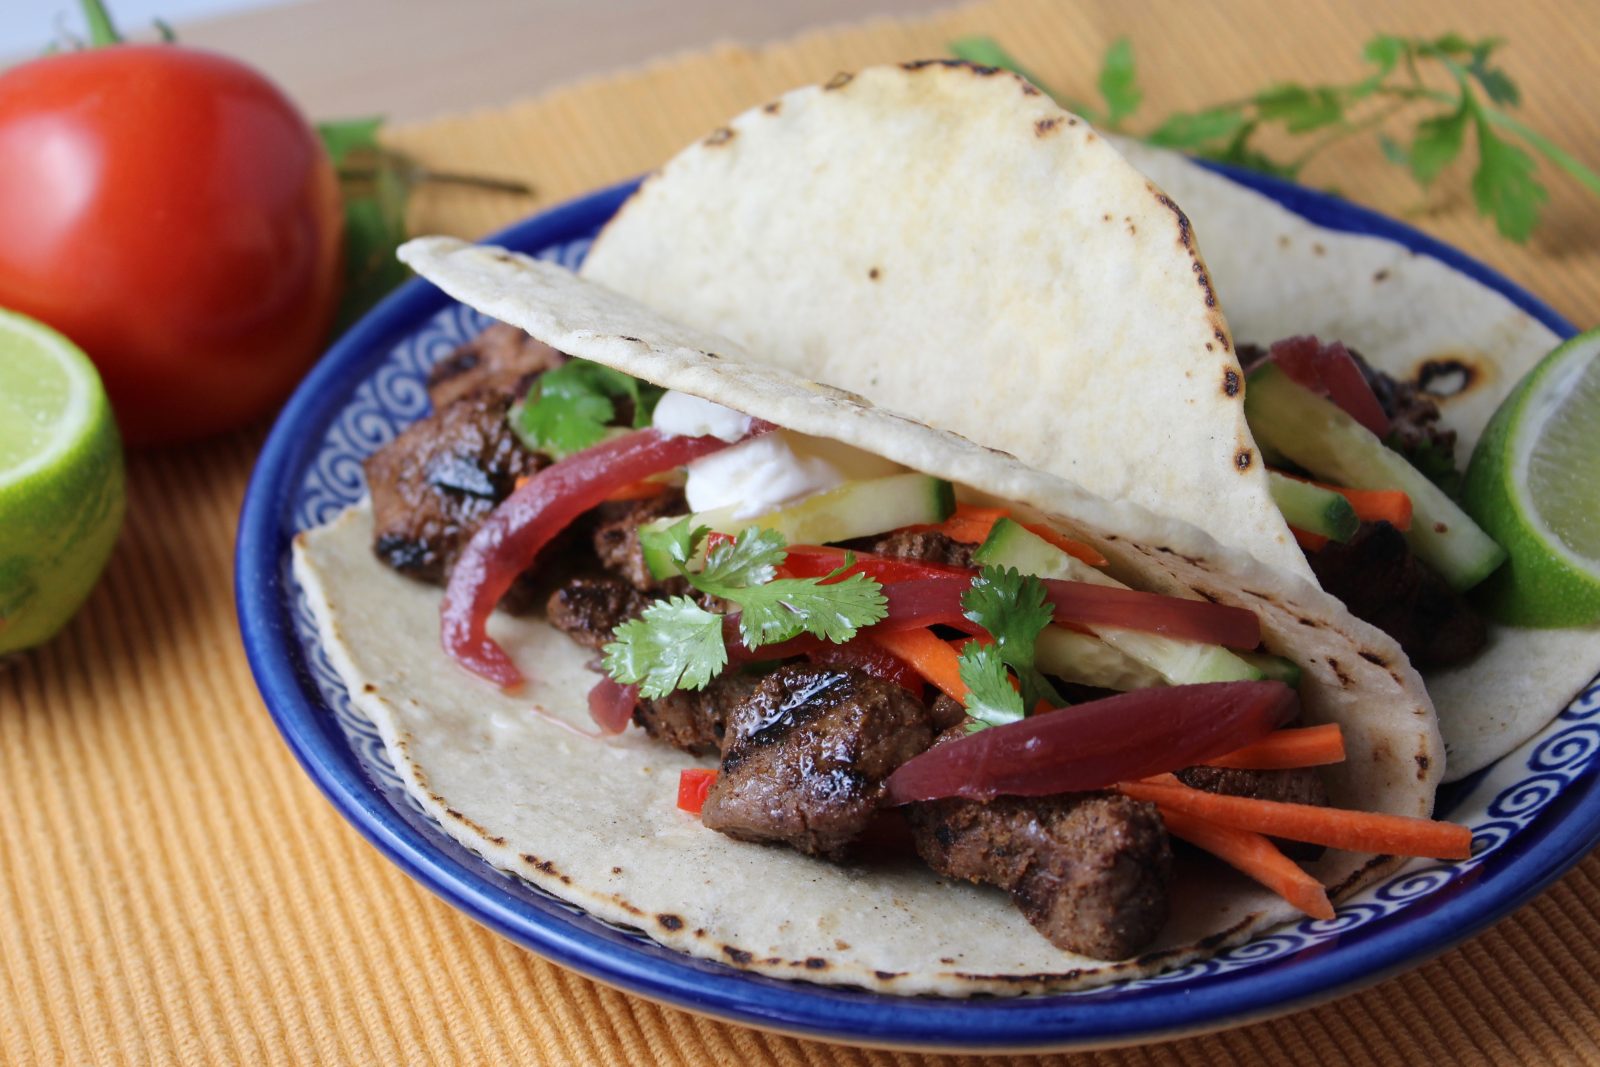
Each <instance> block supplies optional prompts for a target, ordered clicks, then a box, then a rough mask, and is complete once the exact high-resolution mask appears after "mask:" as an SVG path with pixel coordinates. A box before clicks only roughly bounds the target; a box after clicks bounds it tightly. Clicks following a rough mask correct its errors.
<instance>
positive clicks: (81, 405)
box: [0, 311, 123, 653]
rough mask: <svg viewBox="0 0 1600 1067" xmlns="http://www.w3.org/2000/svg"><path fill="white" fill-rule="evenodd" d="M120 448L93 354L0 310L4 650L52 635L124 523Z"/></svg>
mask: <svg viewBox="0 0 1600 1067" xmlns="http://www.w3.org/2000/svg"><path fill="white" fill-rule="evenodd" d="M122 479H123V475H122V445H121V442H120V441H119V440H118V437H117V424H116V422H115V420H114V419H113V418H112V415H111V406H110V404H109V403H107V401H106V393H105V390H104V389H103V388H102V387H101V385H100V376H99V375H98V374H97V373H95V369H94V364H92V363H90V362H89V357H88V356H86V355H84V354H83V352H82V351H81V350H80V349H79V348H78V347H77V346H76V345H74V344H73V343H72V342H71V341H69V340H67V339H66V338H65V337H63V336H61V335H60V334H59V333H56V332H55V331H54V330H52V329H50V328H49V327H46V326H42V325H40V324H39V323H37V322H34V321H33V320H32V319H29V318H25V317H23V316H21V315H17V314H14V313H12V312H9V311H0V653H4V652H12V651H15V650H17V649H21V648H28V647H30V646H32V645H36V644H39V643H40V642H41V641H44V640H46V639H47V638H49V637H50V636H51V635H52V634H54V633H55V632H56V631H57V630H59V629H60V628H61V627H62V626H63V625H64V624H65V623H66V621H67V620H68V619H70V618H72V615H73V613H74V612H75V611H77V610H78V606H79V605H80V604H82V603H83V601H84V598H85V597H87V596H88V595H89V590H91V589H93V588H94V583H95V581H96V580H97V579H98V578H99V577H100V571H101V570H102V569H103V568H104V567H105V564H106V558H107V557H108V556H110V554H111V547H112V545H114V544H115V543H116V540H117V530H118V529H119V528H120V527H121V525H122V506H123V480H122Z"/></svg>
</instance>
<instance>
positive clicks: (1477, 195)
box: [1472, 111, 1549, 241]
mask: <svg viewBox="0 0 1600 1067" xmlns="http://www.w3.org/2000/svg"><path fill="white" fill-rule="evenodd" d="M1474 124H1475V125H1476V127H1477V131H1478V169H1477V170H1476V171H1474V172H1473V175H1472V195H1473V198H1474V199H1475V200H1476V201H1477V203H1478V210H1479V212H1481V213H1482V214H1485V215H1489V216H1491V217H1492V218H1493V219H1494V224H1495V228H1496V229H1498V230H1499V231H1500V233H1501V234H1502V235H1504V236H1506V237H1509V238H1511V239H1512V240H1513V241H1525V240H1527V239H1528V235H1529V234H1530V233H1532V232H1533V228H1534V227H1535V226H1537V225H1538V224H1539V205H1540V204H1542V203H1544V201H1545V200H1546V199H1548V198H1549V194H1548V193H1546V192H1545V191H1544V187H1543V186H1542V185H1540V184H1539V183H1538V182H1537V181H1535V180H1534V177H1533V158H1532V157H1531V156H1529V155H1528V153H1526V152H1524V151H1523V150H1522V149H1520V148H1518V147H1517V146H1516V145H1514V144H1512V143H1511V142H1510V141H1506V140H1502V139H1501V138H1500V137H1499V136H1498V135H1497V134H1496V133H1495V132H1494V130H1492V129H1491V128H1490V127H1489V121H1488V119H1487V118H1486V117H1485V116H1484V115H1483V113H1482V112H1481V111H1476V112H1475V114H1474Z"/></svg>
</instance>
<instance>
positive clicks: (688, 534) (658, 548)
mask: <svg viewBox="0 0 1600 1067" xmlns="http://www.w3.org/2000/svg"><path fill="white" fill-rule="evenodd" d="M691 518H693V516H690V515H685V516H684V517H683V518H681V519H679V520H678V521H677V522H675V523H673V524H672V525H671V526H667V527H664V528H662V529H651V528H650V527H649V526H641V527H639V547H640V548H641V549H643V550H644V557H645V559H646V560H647V561H649V560H651V558H652V557H655V558H656V559H663V560H670V561H671V562H673V563H676V564H677V565H678V566H679V567H680V568H681V567H687V566H688V565H689V561H690V560H691V559H694V554H695V552H697V551H698V550H699V548H700V542H701V541H703V540H705V537H706V534H708V533H710V532H711V527H709V526H696V527H693V528H691V527H690V525H689V521H690V519H691ZM651 571H652V573H654V567H653V566H652V568H651ZM671 573H672V572H671V571H670V570H669V571H667V573H666V574H657V575H656V577H657V578H667V577H669V576H671Z"/></svg>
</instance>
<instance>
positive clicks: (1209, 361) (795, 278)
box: [583, 62, 1600, 777]
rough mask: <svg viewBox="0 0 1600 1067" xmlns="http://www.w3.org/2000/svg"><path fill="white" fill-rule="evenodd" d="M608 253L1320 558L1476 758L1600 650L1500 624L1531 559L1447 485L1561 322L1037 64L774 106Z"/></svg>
mask: <svg viewBox="0 0 1600 1067" xmlns="http://www.w3.org/2000/svg"><path fill="white" fill-rule="evenodd" d="M1180 204H1181V205H1182V207H1181V208H1180V207H1179V205H1180ZM1202 244H1203V245H1204V248H1205V252H1204V254H1202V251H1201V247H1202ZM583 273H584V274H585V275H586V276H588V277H591V278H594V279H595V280H597V281H600V282H601V283H603V284H605V285H607V286H609V287H611V288H613V289H616V290H618V291H620V292H623V293H627V294H628V295H631V296H633V297H635V298H637V299H639V300H641V301H642V302H644V303H646V304H648V305H650V306H652V307H655V308H658V309H661V310H667V311H670V313H671V314H672V315H674V316H675V317H676V318H678V319H680V320H682V321H683V322H685V323H688V324H690V325H693V326H700V327H703V328H708V329H715V330H716V331H718V332H719V333H722V334H724V335H726V336H728V337H730V338H732V339H734V340H736V341H739V342H741V343H742V344H743V345H744V346H745V347H746V349H748V350H749V351H750V352H752V353H755V354H757V355H758V356H759V357H760V358H762V359H765V360H768V361H770V362H772V363H773V364H774V365H777V366H781V367H785V368H787V369H789V370H791V371H794V372H796V373H800V374H804V375H806V376H809V377H812V378H816V379H818V380H820V381H825V382H828V383H830V384H832V385H836V386H839V387H841V388H845V389H849V390H852V391H855V392H858V393H860V394H861V395H863V396H865V397H867V398H868V399H870V400H872V401H875V402H878V403H883V404H888V405H891V406H894V407H896V408H898V409H899V410H901V411H903V412H905V413H906V414H908V415H910V416H912V417H914V418H917V419H920V420H922V421H924V422H926V423H928V424H929V425H933V426H938V427H941V428H944V429H949V430H953V431H955V432H957V433H960V434H962V435H964V436H966V437H969V438H971V439H972V440H974V441H977V442H979V443H981V444H985V445H988V446H991V447H994V448H999V449H1003V450H1005V451H1007V452H1009V453H1011V454H1013V455H1015V456H1017V457H1018V458H1019V459H1021V460H1023V461H1024V462H1026V463H1028V464H1030V465H1032V466H1034V467H1036V468H1038V469H1040V470H1044V471H1049V472H1052V473H1056V474H1060V475H1062V476H1064V477H1067V478H1070V479H1072V480H1073V481H1075V482H1077V483H1079V484H1080V485H1082V486H1084V487H1085V488H1087V489H1089V490H1090V491H1092V492H1095V493H1097V494H1100V495H1102V496H1107V497H1111V498H1114V499H1126V500H1132V501H1136V502H1138V503H1141V504H1143V505H1145V506H1146V507H1148V508H1150V509H1151V510H1153V511H1156V512H1158V513H1160V514H1164V515H1169V516H1171V517H1173V518H1176V519H1182V520H1185V521H1188V522H1192V523H1194V524H1196V525H1198V526H1200V527H1201V528H1202V529H1205V530H1206V531H1207V532H1209V533H1210V534H1211V535H1212V536H1214V537H1215V538H1217V539H1218V540H1219V541H1221V542H1222V543H1224V544H1227V545H1230V546H1232V547H1238V548H1243V549H1245V550H1247V551H1249V552H1251V553H1252V554H1254V555H1255V556H1257V557H1258V558H1260V559H1262V560H1265V561H1266V562H1268V563H1271V564H1274V565H1276V566H1278V567H1281V568H1283V569H1285V570H1288V571H1290V572H1292V573H1296V574H1299V575H1302V576H1305V577H1313V576H1314V577H1315V578H1316V579H1317V580H1318V581H1319V582H1320V583H1321V584H1322V585H1323V587H1324V588H1325V589H1327V590H1328V591H1330V592H1332V593H1334V594H1335V595H1336V596H1339V597H1340V598H1341V599H1343V600H1344V601H1345V602H1346V604H1347V605H1348V606H1350V607H1351V609H1352V610H1353V611H1355V612H1356V614H1358V615H1360V616H1361V617H1362V618H1364V619H1367V620H1368V621H1370V622H1373V623H1375V624H1376V625H1378V626H1380V627H1381V628H1383V629H1384V630H1385V631H1386V632H1388V633H1390V634H1391V635H1392V636H1395V637H1396V638H1397V640H1399V642H1400V643H1401V645H1402V646H1403V647H1404V648H1405V649H1406V651H1407V653H1408V655H1409V656H1410V658H1411V660H1412V662H1413V663H1414V664H1415V665H1416V666H1417V667H1419V668H1420V669H1421V670H1423V671H1424V672H1425V677H1426V678H1427V682H1428V691H1429V694H1430V695H1431V697H1432V698H1433V700H1434V703H1435V705H1436V706H1437V707H1438V710H1439V716H1440V722H1441V729H1442V731H1443V735H1444V738H1445V743H1446V747H1447V749H1448V750H1449V753H1450V772H1449V773H1450V776H1451V777H1460V776H1462V775H1465V774H1468V773H1471V772H1472V771H1475V770H1478V769H1479V768H1481V767H1483V766H1485V765H1487V764H1488V763H1490V762H1492V761H1494V760H1495V759H1497V758H1499V757H1500V756H1502V755H1504V754H1505V753H1507V752H1509V751H1510V750H1511V749H1513V748H1515V747H1516V746H1517V745H1519V744H1521V743H1522V742H1523V741H1525V740H1526V739H1527V738H1528V737H1530V736H1532V735H1533V734H1534V733H1535V732H1537V731H1538V730H1539V729H1540V728H1541V727H1542V726H1543V725H1544V724H1545V723H1546V722H1547V721H1548V720H1549V718H1550V716H1551V714H1552V713H1553V711H1552V709H1555V708H1559V707H1561V706H1563V704H1564V703H1565V702H1566V701H1567V700H1568V698H1570V697H1571V696H1572V695H1573V694H1574V693H1575V692H1577V691H1578V690H1579V689H1581V688H1582V686H1583V685H1584V684H1585V683H1586V682H1587V681H1588V680H1589V679H1590V678H1591V677H1592V676H1593V674H1594V671H1595V669H1596V667H1597V665H1600V631H1597V630H1594V629H1586V630H1583V629H1579V630H1574V629H1566V630H1527V629H1516V628H1512V627H1509V626H1499V625H1494V624H1492V623H1490V622H1487V621H1486V620H1485V619H1483V618H1481V617H1480V615H1479V613H1478V612H1477V610H1476V609H1475V607H1474V606H1473V603H1472V600H1471V599H1470V598H1469V597H1468V596H1467V594H1468V593H1469V591H1470V590H1471V589H1472V588H1473V587H1474V586H1476V585H1477V584H1478V583H1479V582H1481V581H1482V580H1483V579H1484V578H1485V577H1486V576H1488V575H1490V574H1492V573H1493V572H1494V571H1495V569H1496V567H1497V566H1498V565H1499V563H1500V561H1501V560H1502V559H1503V557H1504V553H1503V552H1501V551H1500V549H1499V546H1497V545H1495V544H1494V543H1493V542H1492V541H1490V540H1489V539H1488V538H1487V537H1485V536H1484V535H1483V534H1482V533H1481V531H1478V530H1477V528H1476V526H1475V525H1474V524H1473V523H1472V522H1471V520H1470V519H1469V518H1468V517H1467V516H1466V515H1465V513H1463V512H1462V511H1461V510H1460V509H1459V508H1458V507H1457V506H1456V505H1455V503H1454V502H1453V501H1452V499H1451V497H1450V495H1449V483H1450V481H1451V480H1452V479H1455V478H1458V477H1459V475H1458V474H1457V473H1456V472H1457V469H1458V467H1459V466H1460V465H1462V464H1463V463H1464V461H1465V459H1466V457H1467V455H1468V454H1469V452H1470V450H1471V448H1472V446H1473V444H1474V443H1475V442H1476V440H1477V438H1478V437H1479V435H1480V434H1481V432H1482V430H1483V428H1484V425H1485V423H1486V422H1487V420H1488V418H1489V416H1490V415H1491V414H1492V413H1493V412H1494V410H1495V408H1496V407H1497V406H1498V404H1499V402H1500V400H1501V399H1503V398H1504V397H1505V396H1506V394H1507V393H1508V392H1509V391H1510V390H1511V388H1512V387H1513V386H1514V385H1515V384H1516V382H1517V381H1518V380H1519V379H1520V378H1521V377H1522V376H1523V375H1524V374H1526V373H1527V372H1528V371H1529V370H1530V369H1531V368H1532V367H1533V365H1534V363H1535V362H1536V361H1537V360H1538V359H1539V358H1540V357H1541V356H1542V355H1544V354H1545V353H1546V352H1548V351H1549V350H1550V349H1551V348H1552V347H1553V346H1554V345H1555V344H1556V343H1557V341H1558V338H1557V337H1556V336H1555V335H1554V334H1553V333H1552V332H1551V331H1550V330H1549V329H1548V328H1546V327H1545V326H1544V325H1542V324H1541V323H1539V322H1538V321H1537V320H1535V319H1534V318H1533V317H1532V316H1530V315H1529V314H1527V313H1526V312H1524V311H1522V310H1520V309H1519V308H1517V307H1515V306H1514V305H1512V304H1511V303H1510V302H1509V301H1508V300H1506V299H1505V298H1504V297H1503V296H1501V295H1500V294H1498V293H1496V292H1494V291H1492V290H1490V289H1488V288H1487V287H1486V286H1484V285H1482V284H1481V283H1479V282H1477V281H1475V280H1473V279H1472V278H1470V277H1468V276H1467V275H1466V274H1463V273H1462V272H1461V271H1459V270H1456V269H1453V268H1450V267H1447V266H1446V265H1444V264H1443V263H1440V262H1438V261H1436V260H1433V259H1430V258H1427V257H1425V256H1418V255H1416V254H1414V253H1412V252H1410V251H1409V250H1407V249H1406V248H1403V247H1401V246H1399V245H1396V244H1394V243H1393V242H1390V241H1387V240H1383V239H1380V238H1375V237H1370V236H1365V235H1357V234H1349V233H1340V232H1334V231H1329V230H1325V229H1322V228H1319V227H1317V226H1314V225H1312V224H1310V223H1308V222H1306V221H1305V220H1303V219H1301V218H1300V217H1298V216H1296V215H1294V214H1293V213H1292V212H1290V211H1288V210H1286V209H1285V208H1283V207H1282V206H1280V205H1279V204H1277V203H1275V202H1274V201H1272V200H1270V199H1268V198H1267V197H1265V196H1262V195H1260V194H1259V193H1256V192H1254V191H1252V190H1250V189H1247V188H1244V187H1242V186H1240V185H1239V184H1237V183H1236V182H1233V181H1230V180H1228V179H1226V178H1224V177H1222V176H1220V175H1218V174H1216V173H1213V172H1212V171H1210V170H1207V169H1206V168H1205V167H1203V166H1201V165H1199V164H1197V163H1195V162H1193V161H1191V160H1188V159H1185V158H1184V157H1182V156H1179V155H1177V154H1175V153H1171V152H1166V151H1161V150H1158V149H1152V148H1149V147H1147V146H1143V145H1139V144H1135V143H1130V142H1122V141H1118V142H1117V143H1116V144H1115V145H1113V144H1112V143H1111V142H1110V141H1109V140H1108V138H1107V137H1105V136H1104V135H1102V134H1100V133H1099V132H1097V131H1096V130H1094V129H1092V128H1091V127H1089V126H1088V124H1086V123H1084V122H1083V121H1082V120H1080V119H1078V118H1077V117H1076V116H1073V115H1071V114H1069V113H1068V112H1065V111H1063V110H1061V109H1060V108H1058V107H1057V106H1055V105H1054V104H1053V103H1052V102H1051V101H1050V100H1049V99H1048V98H1047V97H1045V96H1043V95H1041V94H1040V93H1038V92H1037V91H1036V90H1035V89H1034V88H1033V87H1032V86H1030V85H1028V84H1027V83H1026V82H1025V81H1023V80H1021V79H1020V78H1018V77H1016V76H1015V75H1012V74H1010V73H1007V72H1004V71H996V70H994V69H992V68H984V67H974V66H971V65H968V64H962V63H957V62H933V63H928V62H917V63H907V64H903V65H901V66H896V67H876V68H871V69H868V70H863V71H861V72H860V73H857V74H855V75H853V76H852V75H844V74H841V75H839V76H837V77H836V78H834V79H833V80H831V81H830V82H828V83H827V84H826V85H822V86H812V87H809V88H804V89H799V90H796V91H794V92H791V93H788V94H785V95H784V96H783V97H781V98H779V99H778V100H775V101H773V102H772V103H769V104H767V105H766V106H764V107H759V108H755V109H752V110H751V111H749V112H747V113H745V114H743V115H740V116H739V117H738V118H735V119H733V120H732V121H730V122H729V123H728V125H727V126H726V127H724V128H722V129H719V130H717V131H716V132H715V133H713V134H712V135H711V136H709V137H707V138H705V139H704V140H703V141H701V142H699V143H697V144H695V145H692V146H690V147H689V148H687V149H685V150H684V151H683V152H682V153H680V154H679V155H678V156H677V157H675V158H674V159H672V160H671V161H670V162H668V163H667V164H666V165H665V166H664V167H663V168H662V169H661V170H660V171H659V172H657V173H656V174H654V175H652V176H651V177H650V178H648V179H647V180H646V181H645V183H644V184H643V186H642V187H641V188H640V189H639V191H638V192H637V193H636V194H634V196H632V197H631V198H630V199H629V200H628V201H627V202H626V203H625V204H624V205H623V207H622V209H621V210H620V211H619V212H618V213H617V215H616V217H615V218H614V219H613V220H612V221H611V222H610V223H609V224H608V225H607V227H606V228H605V230H604V231H603V232H602V234H601V235H600V237H599V238H598V239H597V240H596V242H595V244H594V247H593V248H592V249H591V250H590V252H589V254H588V257H587V259H586V260H585V263H584V266H583ZM1224 310H1225V311H1226V316H1227V317H1226V320H1225V319H1224ZM1230 323H1231V329H1230V325H1229V324H1230ZM1236 341H1237V343H1236ZM1363 357H1364V358H1363ZM1286 372H1287V373H1290V374H1297V375H1298V376H1299V379H1298V381H1295V380H1291V381H1290V382H1289V383H1288V384H1287V385H1285V383H1284V381H1283V378H1284V376H1285V373H1286ZM1247 378H1250V379H1251V381H1250V383H1249V385H1248V388H1247ZM1330 384H1331V385H1332V387H1333V389H1334V400H1336V401H1340V402H1341V403H1342V402H1343V401H1346V400H1349V401H1350V402H1351V403H1354V404H1356V405H1357V406H1356V407H1354V408H1351V410H1352V411H1353V412H1354V413H1355V414H1356V416H1357V418H1356V419H1355V420H1354V423H1352V424H1353V425H1356V426H1357V430H1356V431H1352V432H1351V433H1350V434H1348V435H1346V436H1351V437H1356V438H1362V439H1361V440H1358V441H1355V442H1354V444H1348V443H1347V442H1345V441H1343V440H1342V439H1341V440H1340V441H1339V442H1338V443H1337V444H1336V446H1334V447H1331V448H1330V447H1324V445H1325V442H1322V441H1320V440H1319V441H1315V442H1313V441H1311V435H1312V431H1311V430H1309V429H1308V427H1309V426H1310V425H1311V424H1313V423H1317V422H1323V423H1327V422H1332V421H1334V420H1337V419H1338V418H1340V413H1339V412H1338V411H1334V412H1332V413H1331V414H1329V409H1330V408H1333V407H1335V406H1336V405H1333V404H1326V403H1323V404H1319V403H1317V402H1315V401H1306V402H1305V403H1299V402H1298V401H1295V396H1294V394H1295V393H1296V387H1297V386H1300V387H1302V388H1303V387H1306V386H1309V387H1311V388H1313V389H1315V390H1316V391H1318V392H1320V393H1323V394H1326V393H1327V392H1328V390H1329V385H1330ZM1286 392H1287V394H1288V395H1287V399H1285V394H1286ZM1247 398H1248V400H1249V403H1248V404H1247ZM1301 399H1302V400H1303V399H1304V398H1301ZM1290 401H1295V402H1294V403H1290ZM1346 406H1348V405H1346ZM1303 409H1304V410H1303ZM1273 416H1276V418H1275V419H1274V418H1273ZM1346 421H1347V422H1349V421H1350V420H1346ZM1339 429H1341V430H1348V429H1349V427H1348V426H1342V427H1339ZM1385 441H1386V442H1387V445H1384V444H1383V442H1385ZM1269 464H1270V465H1271V466H1272V468H1273V469H1272V470H1269V469H1268V465H1269ZM1297 479H1302V480H1297ZM1303 479H1310V480H1311V481H1314V482H1318V483H1321V484H1320V485H1308V484H1306V482H1305V481H1304V480H1303ZM1436 482H1437V483H1439V484H1438V485H1436V484H1435V483H1436ZM1347 490H1354V491H1355V492H1354V493H1353V494H1352V493H1350V492H1346V491H1347ZM1362 490H1368V491H1370V490H1380V491H1381V492H1380V493H1376V494H1374V493H1372V492H1365V493H1363V492H1362ZM1285 507H1286V508H1288V509H1289V514H1290V515H1291V516H1292V525H1293V526H1294V527H1295V529H1294V530H1291V521H1286V519H1285V517H1284V513H1283V511H1282V509H1283V508H1285ZM1297 540H1298V541H1299V542H1300V544H1299V545H1297V543H1296V541H1297ZM1301 546H1304V547H1301Z"/></svg>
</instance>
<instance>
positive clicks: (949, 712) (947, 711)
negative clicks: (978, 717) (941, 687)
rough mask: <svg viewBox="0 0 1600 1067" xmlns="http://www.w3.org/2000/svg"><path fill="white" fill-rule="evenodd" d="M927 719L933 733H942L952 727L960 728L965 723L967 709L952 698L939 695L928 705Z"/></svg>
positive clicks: (942, 694) (946, 695) (943, 694)
mask: <svg viewBox="0 0 1600 1067" xmlns="http://www.w3.org/2000/svg"><path fill="white" fill-rule="evenodd" d="M928 718H929V719H930V720H931V721H932V722H933V731H934V733H936V734H938V733H943V732H944V731H946V730H948V729H950V727H952V726H960V725H961V724H962V723H964V722H966V721H967V709H966V708H964V707H962V705H961V702H960V701H959V700H956V699H955V698H954V697H951V696H949V695H948V694H946V693H940V694H939V695H938V696H936V697H934V698H933V703H932V704H929V705H928Z"/></svg>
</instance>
